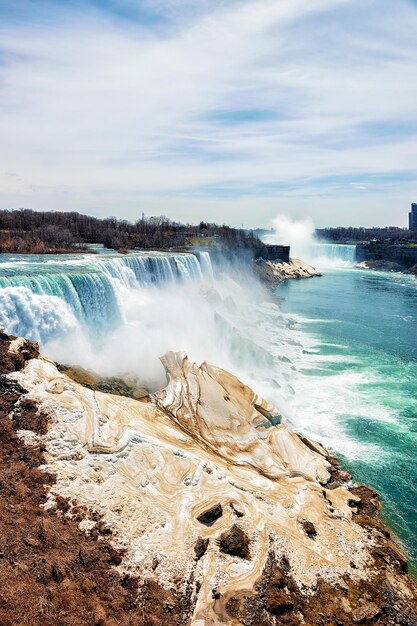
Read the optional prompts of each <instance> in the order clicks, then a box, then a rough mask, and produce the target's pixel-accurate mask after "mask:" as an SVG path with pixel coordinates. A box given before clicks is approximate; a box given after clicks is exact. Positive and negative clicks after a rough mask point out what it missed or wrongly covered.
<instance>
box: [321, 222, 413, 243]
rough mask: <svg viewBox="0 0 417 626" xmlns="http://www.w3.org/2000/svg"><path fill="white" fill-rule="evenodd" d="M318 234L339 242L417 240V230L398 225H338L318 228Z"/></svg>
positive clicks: (410, 241)
mask: <svg viewBox="0 0 417 626" xmlns="http://www.w3.org/2000/svg"><path fill="white" fill-rule="evenodd" d="M316 236H317V237H318V238H319V239H323V240H325V241H335V242H338V243H358V242H363V243H365V242H369V241H375V242H378V243H387V244H394V243H395V244H401V243H405V244H406V243H413V242H417V232H415V231H410V230H408V229H406V228H399V227H398V226H386V227H385V228H377V227H375V228H363V227H354V226H338V227H336V228H318V229H317V230H316Z"/></svg>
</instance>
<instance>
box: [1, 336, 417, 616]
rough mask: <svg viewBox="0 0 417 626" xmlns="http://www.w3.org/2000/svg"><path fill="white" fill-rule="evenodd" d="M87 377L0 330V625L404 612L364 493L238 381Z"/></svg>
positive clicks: (415, 611) (203, 372)
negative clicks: (101, 387)
mask: <svg viewBox="0 0 417 626" xmlns="http://www.w3.org/2000/svg"><path fill="white" fill-rule="evenodd" d="M162 362H163V365H164V367H165V369H166V372H167V379H168V381H167V386H166V387H165V388H164V389H162V390H161V391H159V392H157V393H154V394H151V395H150V396H146V397H144V398H143V399H142V400H135V399H133V398H127V397H124V396H118V395H112V394H109V393H103V392H100V391H96V390H94V389H88V388H85V387H83V386H81V385H80V384H78V383H76V382H75V381H73V380H71V379H70V378H68V377H67V376H66V375H65V374H64V373H62V372H60V371H59V370H58V369H57V367H56V365H55V363H53V362H52V361H50V360H48V359H46V358H45V357H43V356H42V355H40V354H39V352H38V348H37V346H36V345H35V344H32V343H30V342H28V341H26V340H23V339H19V338H13V337H8V336H7V335H5V334H1V335H0V363H1V365H0V369H1V376H0V389H1V396H0V398H1V400H0V420H1V448H0V449H1V454H0V462H1V469H2V472H1V480H0V489H1V495H2V497H1V499H0V574H1V580H2V581H5V582H7V584H3V585H2V586H1V587H0V623H1V624H2V626H9V625H10V626H11V625H12V624H17V623H18V624H21V625H29V624H30V625H31V626H36V625H38V624H39V626H40V625H42V626H49V625H52V624H57V623H58V624H62V625H66V624H68V625H75V624H77V625H79V624H83V625H90V624H91V625H102V626H116V625H118V624H122V625H125V624H126V625H128V624H130V625H135V626H136V625H137V626H139V625H145V624H146V625H155V626H156V625H158V624H170V625H177V624H178V625H180V624H183V625H185V624H190V625H193V626H214V625H221V624H230V625H232V626H239V625H245V626H246V625H255V624H256V625H257V626H263V625H265V626H269V625H271V626H272V625H278V624H288V625H295V624H300V625H301V624H306V625H310V626H313V625H314V626H316V625H320V624H322V625H325V624H326V625H327V624H329V625H336V624H337V625H346V626H347V625H348V624H349V625H350V624H365V623H366V624H375V625H380V626H382V625H390V624H404V625H408V626H412V625H417V590H416V587H415V584H414V582H413V580H412V579H411V578H410V577H409V576H408V574H407V572H406V569H407V562H406V558H405V556H404V554H403V552H402V550H401V549H400V548H399V546H398V544H397V543H396V541H395V539H393V538H392V537H391V533H390V531H389V530H388V529H387V528H386V526H385V525H384V524H383V523H382V521H381V520H380V518H379V513H378V509H379V504H378V497H377V494H376V493H375V492H374V491H372V490H371V489H369V488H367V487H365V486H352V483H351V481H350V476H349V475H348V474H346V473H345V472H343V471H341V470H340V468H339V466H338V464H337V461H336V459H334V458H332V457H330V456H329V455H328V453H327V451H326V450H325V449H324V448H323V447H322V446H321V445H320V444H318V443H316V442H314V441H311V440H308V439H305V438H301V437H300V436H299V435H297V434H296V433H295V432H294V431H292V429H291V428H290V427H289V426H288V424H287V423H286V422H285V420H284V419H283V418H282V416H281V415H280V414H279V413H278V411H277V410H276V408H275V407H274V406H272V405H271V404H269V403H268V402H266V401H265V400H264V399H263V398H261V397H260V396H258V395H257V394H256V393H255V392H254V391H252V390H251V389H250V388H249V387H247V386H246V385H244V384H243V383H242V382H241V381H239V380H238V379H237V378H236V377H235V376H233V375H232V374H230V373H228V372H226V371H225V370H222V369H221V368H218V367H216V366H214V365H211V364H208V363H203V364H201V365H197V364H196V363H193V362H191V361H190V360H189V359H188V358H187V357H186V355H184V354H181V353H173V352H170V353H168V354H166V355H165V356H164V357H163V359H162Z"/></svg>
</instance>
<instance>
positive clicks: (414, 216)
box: [408, 202, 417, 230]
mask: <svg viewBox="0 0 417 626" xmlns="http://www.w3.org/2000/svg"><path fill="white" fill-rule="evenodd" d="M408 227H409V229H410V230H417V202H413V204H412V205H411V212H410V213H409V214H408Z"/></svg>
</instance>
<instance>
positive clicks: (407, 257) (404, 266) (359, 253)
mask: <svg viewBox="0 0 417 626" xmlns="http://www.w3.org/2000/svg"><path fill="white" fill-rule="evenodd" d="M356 258H357V261H358V262H362V263H364V264H365V266H366V267H369V268H370V269H381V270H385V271H399V272H404V271H405V272H408V273H411V274H416V275H417V246H416V245H400V244H396V245H388V244H378V243H369V244H358V245H357V246H356Z"/></svg>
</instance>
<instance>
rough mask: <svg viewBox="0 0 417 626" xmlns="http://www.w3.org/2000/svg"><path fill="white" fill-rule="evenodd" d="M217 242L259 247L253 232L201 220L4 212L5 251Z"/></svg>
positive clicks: (1, 245)
mask: <svg viewBox="0 0 417 626" xmlns="http://www.w3.org/2000/svg"><path fill="white" fill-rule="evenodd" d="M202 239H204V240H205V241H206V242H207V243H209V242H210V241H213V240H214V239H216V240H217V241H218V242H219V243H220V244H222V245H223V246H226V247H230V248H242V249H247V248H258V247H259V246H261V245H262V243H261V241H260V240H259V239H258V238H257V237H256V236H255V235H254V234H253V233H251V232H249V233H247V232H245V231H244V230H242V229H238V228H231V227H229V226H225V225H218V224H210V223H208V222H200V223H199V224H197V225H191V224H181V223H179V222H175V221H172V220H170V219H169V218H168V217H165V216H159V217H142V218H141V219H138V220H137V221H135V222H129V221H127V220H122V219H118V218H116V217H108V218H105V219H100V218H97V217H91V216H89V215H82V214H80V213H77V212H75V211H72V212H61V211H34V210H32V209H17V210H0V253H2V252H3V253H4V252H8V253H11V252H14V253H32V254H44V253H51V252H52V253H54V252H55V253H57V252H76V251H82V250H87V249H88V246H87V244H103V245H104V246H105V247H106V248H112V249H114V250H123V251H127V250H130V249H142V250H150V249H152V250H179V249H187V247H189V246H190V245H192V244H193V243H195V242H196V241H200V242H201V240H202Z"/></svg>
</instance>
